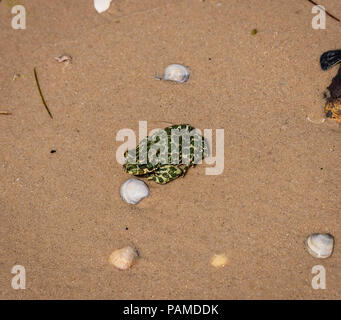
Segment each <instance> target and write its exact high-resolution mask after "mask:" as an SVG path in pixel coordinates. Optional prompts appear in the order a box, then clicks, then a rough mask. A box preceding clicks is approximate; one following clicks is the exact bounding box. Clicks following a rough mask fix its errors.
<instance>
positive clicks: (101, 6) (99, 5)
mask: <svg viewBox="0 0 341 320" xmlns="http://www.w3.org/2000/svg"><path fill="white" fill-rule="evenodd" d="M111 1H112V0H94V6H95V9H96V10H97V12H98V13H102V12H104V11H106V10H108V9H109V7H110V3H111Z"/></svg>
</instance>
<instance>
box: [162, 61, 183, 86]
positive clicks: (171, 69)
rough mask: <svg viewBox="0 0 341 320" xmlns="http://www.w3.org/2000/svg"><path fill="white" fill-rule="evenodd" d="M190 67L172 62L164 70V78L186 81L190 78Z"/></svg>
mask: <svg viewBox="0 0 341 320" xmlns="http://www.w3.org/2000/svg"><path fill="white" fill-rule="evenodd" d="M189 75H190V73H189V69H188V68H186V67H185V66H183V65H181V64H171V65H169V66H168V67H167V68H166V69H165V72H164V75H163V78H164V79H165V80H169V81H175V82H179V83H183V82H186V81H187V80H188V79H189Z"/></svg>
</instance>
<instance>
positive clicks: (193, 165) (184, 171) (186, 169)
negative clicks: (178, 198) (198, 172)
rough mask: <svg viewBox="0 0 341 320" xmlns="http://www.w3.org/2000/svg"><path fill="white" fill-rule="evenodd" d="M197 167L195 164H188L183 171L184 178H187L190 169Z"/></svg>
mask: <svg viewBox="0 0 341 320" xmlns="http://www.w3.org/2000/svg"><path fill="white" fill-rule="evenodd" d="M195 166H196V165H195V164H194V163H190V164H187V165H186V166H185V167H184V168H183V169H182V172H183V174H182V176H183V177H184V176H185V174H186V172H187V171H188V169H189V168H190V167H195Z"/></svg>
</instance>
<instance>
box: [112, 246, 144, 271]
mask: <svg viewBox="0 0 341 320" xmlns="http://www.w3.org/2000/svg"><path fill="white" fill-rule="evenodd" d="M137 257H138V254H137V251H136V249H134V248H132V247H124V248H121V249H118V250H115V251H114V252H112V253H111V255H110V257H109V263H111V264H112V265H113V266H114V267H116V268H117V269H120V270H127V269H129V268H130V267H131V266H132V265H133V264H134V263H135V262H136V258H137Z"/></svg>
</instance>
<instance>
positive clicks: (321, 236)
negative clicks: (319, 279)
mask: <svg viewBox="0 0 341 320" xmlns="http://www.w3.org/2000/svg"><path fill="white" fill-rule="evenodd" d="M306 246H307V249H308V251H309V253H310V254H311V255H312V256H314V257H315V258H320V259H325V258H328V257H330V256H331V254H332V253H333V248H334V237H333V236H332V235H330V234H329V233H313V234H311V235H310V236H309V237H308V238H307V240H306Z"/></svg>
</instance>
